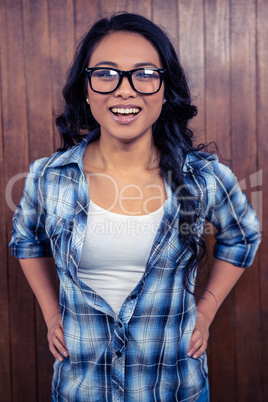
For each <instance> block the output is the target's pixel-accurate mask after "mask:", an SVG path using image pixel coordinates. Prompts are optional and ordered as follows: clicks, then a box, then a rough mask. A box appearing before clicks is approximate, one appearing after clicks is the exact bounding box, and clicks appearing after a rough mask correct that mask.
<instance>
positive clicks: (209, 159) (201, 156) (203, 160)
mask: <svg viewBox="0 0 268 402" xmlns="http://www.w3.org/2000/svg"><path fill="white" fill-rule="evenodd" d="M219 164H220V163H219V158H218V156H217V155H216V154H213V153H208V152H203V151H194V152H189V153H188V154H187V155H186V158H185V162H184V167H183V171H184V172H190V173H193V174H194V173H198V174H202V172H203V173H212V172H213V171H214V170H215V167H216V166H217V165H219Z"/></svg>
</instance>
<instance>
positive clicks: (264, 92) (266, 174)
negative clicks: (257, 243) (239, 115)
mask: <svg viewBox="0 0 268 402" xmlns="http://www.w3.org/2000/svg"><path fill="white" fill-rule="evenodd" d="M267 21H268V6H267V1H266V0H259V1H258V2H257V35H258V36H257V37H258V47H257V60H258V73H257V77H258V81H257V88H258V99H257V118H258V159H257V160H258V170H259V171H260V172H261V180H260V183H259V184H260V185H259V186H256V187H255V189H254V190H255V191H256V192H257V193H258V197H259V201H260V202H259V218H260V220H261V224H262V231H263V240H262V244H261V247H260V252H259V269H260V277H259V281H260V282H259V286H260V304H261V305H260V313H261V321H260V328H259V331H260V338H261V377H262V396H263V401H265V400H266V399H267V398H268V370H267V364H268V337H267V334H268V253H267V246H268V209H267V199H268V187H267V185H265V183H268V168H267V161H268V135H267V127H268V113H267V104H268V85H267V83H268V46H267V44H268V24H267ZM265 398H266V399H265Z"/></svg>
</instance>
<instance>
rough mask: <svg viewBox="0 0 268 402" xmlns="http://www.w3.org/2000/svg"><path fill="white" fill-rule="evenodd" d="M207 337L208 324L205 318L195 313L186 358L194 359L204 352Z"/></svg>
mask: <svg viewBox="0 0 268 402" xmlns="http://www.w3.org/2000/svg"><path fill="white" fill-rule="evenodd" d="M208 337H209V322H208V320H207V319H206V317H205V316H204V315H203V314H202V313H200V312H197V318H196V322H195V326H194V330H193V333H192V337H191V340H190V344H189V348H188V353H187V356H188V357H193V358H194V359H196V358H197V357H200V356H201V355H202V353H204V352H205V350H206V348H207V344H208Z"/></svg>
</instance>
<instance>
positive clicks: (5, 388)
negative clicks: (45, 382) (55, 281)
mask: <svg viewBox="0 0 268 402" xmlns="http://www.w3.org/2000/svg"><path fill="white" fill-rule="evenodd" d="M1 6H2V0H1V2H0V7H1ZM3 17H4V16H3V14H1V13H0V37H1V38H2V39H3V38H5V29H4V28H5V25H4V21H3ZM1 50H2V48H1ZM3 57H5V55H4V54H3V53H2V52H1V54H0V77H2V63H1V61H2V60H3ZM0 86H1V87H2V82H1V80H0ZM0 100H1V107H0V122H1V124H0V203H1V205H3V206H5V205H6V201H5V198H6V197H5V171H4V142H3V126H2V122H3V118H2V117H3V116H2V104H3V99H2V98H1V97H0ZM6 222H7V221H6V215H5V211H4V210H2V213H1V214H0V238H1V240H2V241H1V243H0V261H1V275H0V323H1V324H0V325H1V331H0V357H1V364H0V395H2V401H3V402H9V401H10V400H11V376H10V373H11V361H10V347H11V342H12V340H11V335H10V328H9V313H10V312H9V310H10V307H9V294H8V293H9V292H8V264H7V254H8V248H7V236H6Z"/></svg>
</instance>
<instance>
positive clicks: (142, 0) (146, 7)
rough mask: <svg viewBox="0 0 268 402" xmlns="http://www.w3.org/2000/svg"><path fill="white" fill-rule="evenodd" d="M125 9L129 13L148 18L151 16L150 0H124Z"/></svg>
mask: <svg viewBox="0 0 268 402" xmlns="http://www.w3.org/2000/svg"><path fill="white" fill-rule="evenodd" d="M126 10H127V11H128V12H129V13H134V14H139V15H142V16H143V17H145V18H148V19H149V20H150V19H151V18H152V6H151V0H137V1H136V0H126Z"/></svg>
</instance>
